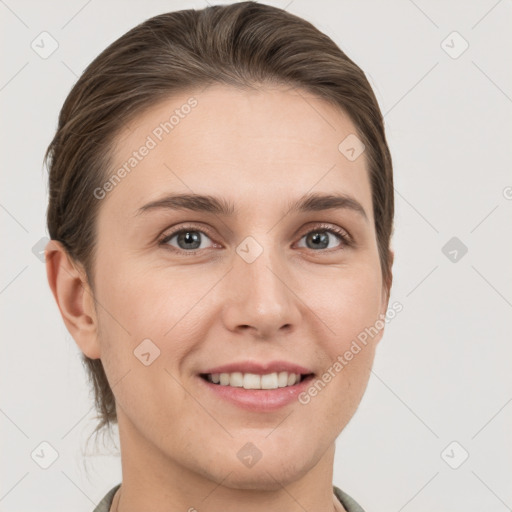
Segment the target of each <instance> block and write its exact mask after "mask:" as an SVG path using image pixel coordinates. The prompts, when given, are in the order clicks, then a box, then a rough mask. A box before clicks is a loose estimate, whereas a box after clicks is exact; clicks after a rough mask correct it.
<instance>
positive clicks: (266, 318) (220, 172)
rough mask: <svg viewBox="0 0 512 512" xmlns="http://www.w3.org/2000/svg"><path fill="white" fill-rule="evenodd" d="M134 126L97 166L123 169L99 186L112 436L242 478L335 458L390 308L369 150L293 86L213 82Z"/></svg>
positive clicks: (139, 452) (193, 466) (163, 457)
mask: <svg viewBox="0 0 512 512" xmlns="http://www.w3.org/2000/svg"><path fill="white" fill-rule="evenodd" d="M192 98H193V99H192ZM186 105H188V107H186ZM173 114H174V118H171V115H173ZM170 118H171V121H169V119H170ZM165 122H168V123H169V124H168V125H165ZM161 123H163V124H161ZM130 128H131V129H132V131H131V132H128V131H127V132H125V133H123V134H122V135H121V136H120V137H119V138H118V141H117V145H116V148H115V158H114V163H113V165H112V168H111V172H118V169H120V168H122V166H123V165H124V164H126V163H128V164H127V165H126V166H125V171H126V172H122V171H121V172H118V177H119V180H116V181H115V182H111V184H110V185H109V184H106V186H105V187H103V188H102V191H103V192H100V191H97V192H96V194H97V196H98V197H100V199H98V200H99V201H100V203H101V204H100V209H99V216H98V219H97V227H98V231H97V242H98V243H97V249H96V250H97V253H96V256H97V257H96V260H95V273H96V274H95V298H96V300H97V304H101V306H98V305H97V309H96V310H97V322H98V326H99V330H98V336H97V343H98V346H99V350H100V352H101V358H102V361H103V364H104V367H105V371H106V374H107V376H108V379H109V382H110V385H111V387H113V392H114V395H115V398H116V404H117V415H118V420H119V428H120V435H121V442H122V443H124V446H123V444H122V448H123V449H124V450H126V451H127V452H128V451H130V452H131V453H133V454H136V456H137V460H138V461H139V463H140V464H142V465H144V464H148V465H149V464H150V463H151V465H152V467H159V466H161V467H164V466H167V467H171V466H173V465H174V466H176V467H180V468H182V471H185V472H189V474H195V475H200V476H201V477H206V478H209V479H211V480H214V481H216V482H220V481H221V480H223V479H225V480H224V482H223V483H224V485H228V486H231V487H233V488H240V489H269V488H273V487H276V486H277V484H276V481H277V480H278V481H279V482H280V483H281V484H283V485H286V483H287V482H291V481H293V480H296V479H297V478H299V477H300V476H301V475H305V474H307V473H308V472H309V471H311V470H312V468H314V467H315V466H317V464H319V463H320V462H321V461H325V460H326V458H330V463H331V466H332V456H333V453H334V451H333V450H334V441H335V439H336V437H337V436H338V434H339V433H340V432H341V431H342V429H343V428H344V427H345V425H346V424H347V423H348V421H349V420H350V418H351V417H352V416H353V414H354V412H355V410H356V409H357V407H358V405H359V403H360V400H361V398H362V395H363V393H364V390H365V388H366V385H367V382H368V378H369V374H370V369H371V366H372V362H373V358H374V351H375V346H376V344H377V342H378V341H379V339H380V337H381V335H382V330H380V331H379V333H378V334H377V335H374V336H373V337H371V336H366V340H365V341H366V342H365V343H364V344H363V343H362V342H361V339H362V338H364V335H362V334H361V333H362V332H364V331H365V329H367V328H369V327H371V326H375V325H376V322H377V324H379V319H380V318H382V317H381V316H380V315H382V314H385V312H386V307H387V301H386V290H385V287H384V285H383V282H382V277H381V271H380V264H379V257H378V250H377V240H376V234H375V229H374V218H373V210H372V200H371V189H370V183H369V177H368V169H367V167H366V165H367V163H366V159H365V154H364V153H363V154H362V155H361V156H360V157H358V158H357V159H355V160H354V159H353V158H352V159H348V158H347V157H346V156H345V155H344V154H343V153H342V152H340V150H339V149H338V146H339V145H340V143H341V142H342V141H343V140H344V139H345V138H346V137H347V136H349V135H350V134H355V133H356V128H355V126H354V125H353V123H352V122H351V121H350V119H349V118H348V117H347V116H346V115H344V114H343V113H341V112H340V111H338V110H336V109H335V108H334V107H333V106H331V105H329V104H327V103H324V102H323V101H322V100H320V99H316V98H315V97H312V96H310V95H308V94H307V93H306V92H304V91H302V92H300V93H299V92H298V91H292V90H289V89H286V88H277V89H268V88H265V89H262V90H259V91H250V92H249V91H241V90H236V89H232V88H228V87H223V86H212V87H209V88H207V89H206V90H203V91H197V92H195V93H183V94H180V95H176V96H174V97H173V98H172V99H169V100H166V101H165V102H163V103H160V104H158V105H156V106H154V107H153V108H151V109H150V110H149V111H147V112H146V113H145V114H144V115H142V116H140V117H139V118H137V119H136V120H135V121H132V122H131V123H130ZM141 147H146V148H147V149H146V150H143V149H140V148H141ZM134 152H136V154H134ZM130 158H132V160H130ZM127 169H128V170H129V171H127ZM112 183H113V184H112ZM178 195H188V196H193V195H198V196H199V195H200V196H208V197H209V199H210V202H207V201H206V200H204V199H203V200H199V201H197V200H196V201H195V203H193V204H192V203H191V201H190V197H189V198H188V202H187V200H186V199H183V198H182V199H176V198H175V197H174V199H173V198H172V196H178ZM312 195H315V197H316V200H311V201H310V202H309V206H310V207H309V208H308V207H307V206H308V203H305V204H304V198H305V196H312ZM324 195H331V196H339V198H341V199H338V200H336V201H331V202H330V203H327V202H326V201H322V200H319V199H318V198H319V197H320V196H324ZM212 198H213V199H214V200H215V201H213V200H212ZM301 201H302V207H300V206H301ZM295 204H297V205H298V207H297V208H292V205H295ZM194 205H195V206H194ZM200 206H202V207H203V208H202V209H201V208H200ZM206 206H208V208H205V207H206ZM220 206H223V207H224V208H223V209H222V208H220ZM214 207H215V208H214ZM217 207H219V208H217ZM381 323H382V322H381ZM358 336H359V338H358ZM358 339H359V341H357V340H358ZM354 340H356V342H357V345H358V346H359V348H360V350H359V351H358V352H356V349H355V348H354ZM351 348H352V350H351ZM347 351H348V352H351V353H352V357H350V356H349V355H348V354H347ZM336 363H337V364H336ZM292 374H300V375H301V377H300V382H298V383H295V384H293V381H294V379H295V380H297V377H292ZM262 376H263V377H262ZM329 376H330V378H329ZM209 380H213V381H217V382H218V383H215V382H209ZM219 380H220V382H219ZM228 382H229V384H227V383H228ZM319 382H320V383H319ZM315 383H316V386H315ZM226 384H227V385H226ZM288 384H290V385H288ZM260 386H263V387H265V388H270V389H256V388H259V387H260ZM276 386H277V388H276ZM279 386H283V387H279ZM315 389H316V392H315ZM284 456H285V457H284ZM258 459H259V460H258ZM228 474H229V477H228V478H226V475H228Z"/></svg>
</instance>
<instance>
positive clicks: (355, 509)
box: [95, 485, 365, 512]
mask: <svg viewBox="0 0 512 512" xmlns="http://www.w3.org/2000/svg"><path fill="white" fill-rule="evenodd" d="M333 490H334V494H335V495H336V497H337V498H338V499H339V500H340V501H341V504H342V505H343V506H344V507H345V510H346V511H347V512H365V511H364V510H363V508H362V507H361V505H359V503H357V501H356V500H355V499H354V498H352V497H350V496H349V495H348V494H347V493H345V492H343V491H342V490H341V489H340V488H338V487H336V486H335V485H333ZM95 512H96V511H95Z"/></svg>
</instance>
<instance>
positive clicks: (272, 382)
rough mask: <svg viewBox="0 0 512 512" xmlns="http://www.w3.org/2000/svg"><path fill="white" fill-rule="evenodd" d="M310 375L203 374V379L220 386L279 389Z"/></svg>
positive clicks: (287, 373)
mask: <svg viewBox="0 0 512 512" xmlns="http://www.w3.org/2000/svg"><path fill="white" fill-rule="evenodd" d="M307 376H308V375H302V374H300V373H292V372H285V371H283V372H273V373H266V374H263V375H258V374H256V373H242V372H232V373H207V374H201V377H202V378H203V379H206V380H207V381H208V382H211V383H213V384H218V385H220V386H230V387H234V388H244V389H277V388H286V387H289V386H294V385H296V384H298V383H300V382H301V381H302V380H303V379H304V378H306V377H307Z"/></svg>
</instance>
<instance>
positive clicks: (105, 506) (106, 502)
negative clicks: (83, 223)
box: [93, 483, 121, 512]
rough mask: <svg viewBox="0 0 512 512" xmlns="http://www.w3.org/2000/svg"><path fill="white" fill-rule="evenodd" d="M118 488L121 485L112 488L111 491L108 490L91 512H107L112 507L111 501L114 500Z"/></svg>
mask: <svg viewBox="0 0 512 512" xmlns="http://www.w3.org/2000/svg"><path fill="white" fill-rule="evenodd" d="M120 486H121V484H120V483H119V484H117V485H116V486H115V487H112V489H110V491H108V492H107V494H105V496H104V497H103V499H102V500H101V501H100V502H99V503H98V505H97V506H96V508H95V509H94V510H93V512H109V510H110V507H111V505H112V500H113V499H114V494H115V493H116V491H117V489H119V487H120Z"/></svg>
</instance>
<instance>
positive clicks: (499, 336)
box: [0, 0, 512, 512]
mask: <svg viewBox="0 0 512 512" xmlns="http://www.w3.org/2000/svg"><path fill="white" fill-rule="evenodd" d="M211 3H222V2H211ZM226 3H227V2H226ZM267 3H269V4H272V5H276V6H279V7H286V8H287V10H289V11H290V12H292V13H294V14H297V15H299V16H302V17H304V18H306V19H308V20H309V21H311V22H313V23H314V24H315V25H316V26H317V27H318V28H319V29H320V30H322V31H324V32H326V33H327V34H328V35H329V36H330V37H332V38H333V39H334V40H335V41H336V42H337V43H338V44H339V45H340V47H341V48H342V49H343V50H344V51H346V52H347V54H348V55H349V56H350V57H351V58H352V59H353V60H354V61H355V62H356V63H357V64H358V65H359V66H361V67H362V68H363V70H364V71H365V72H366V74H367V76H368V77H369V79H370V82H371V84H372V86H373V87H374V90H375V93H376V95H377V98H378V100H379V103H380V106H381V108H382V111H383V113H384V114H385V122H386V130H387V135H388V139H389V144H390V147H391V151H392V154H393V158H394V171H395V186H396V220H395V223H396V227H395V235H394V239H393V246H394V248H395V251H396V260H395V265H394V276H395V280H394V285H393V290H392V296H391V303H392V302H394V301H400V302H401V303H402V304H403V307H404V309H403V311H402V312H401V313H400V314H399V315H398V316H397V317H396V318H395V319H394V320H393V321H392V322H391V323H390V324H389V325H388V326H387V330H386V333H385V336H384V339H383V340H382V341H381V343H380V345H379V347H378V350H377V357H376V360H375V366H374V371H373V374H372V377H371V380H370V383H369V385H368V389H367V392H366V395H365V396H364V398H363V401H362V403H361V406H360V408H359V410H358V412H357V413H356V415H355V416H354V418H353V420H352V421H351V423H350V424H349V425H348V427H347V428H346V429H345V430H344V432H343V433H342V435H341V436H340V438H339V439H338V442H337V453H336V464H335V473H334V483H335V484H336V485H338V486H339V487H341V488H342V489H343V490H345V491H346V492H348V493H349V494H351V495H353V496H354V497H355V499H356V500H357V501H359V502H360V503H361V505H362V506H363V507H364V508H365V509H366V510H367V512H372V511H375V512H376V511H379V512H387V511H390V512H400V511H402V510H404V511H406V512H408V511H418V512H420V511H421V512H423V511H431V510H440V511H448V510H450V511H465V512H470V511H475V512H476V511H482V510H485V511H486V512H491V511H496V512H505V511H506V510H512V508H511V507H512V486H511V485H510V484H511V477H512V440H511V434H510V433H511V427H512V403H511V402H512V385H511V384H512V372H511V371H510V367H511V362H512V348H511V346H512V344H511V341H512V340H511V336H510V332H511V327H512V321H511V320H512V315H511V313H512V270H511V265H510V262H511V261H512V243H511V233H512V231H511V222H510V220H511V219H512V200H511V199H512V188H511V187H512V172H511V168H510V164H511V153H512V149H511V140H512V137H511V135H512V133H511V132H512V130H511V128H512V99H511V97H512V71H511V65H510V63H511V59H510V56H511V55H512V33H511V30H510V28H511V26H512V24H511V22H512V3H511V2H510V0H508V1H506V0H502V1H496V0H485V1H484V0H481V1H474V2H467V1H449V2H446V1H431V2H427V1H425V0H423V1H420V0H416V1H415V2H413V1H410V0H394V1H388V2H381V1H371V2H370V1H345V0H343V1H334V0H330V1H327V0H324V1H315V2H312V1H311V2H307V1H305V0H294V1H291V2H290V1H289V0H283V1H269V2H267ZM205 6H206V2H205V1H199V0H197V1H167V2H164V1H153V2H148V3H145V2H135V1H130V2H127V1H122V2H121V1H99V0H92V1H91V0H90V1H82V0H73V1H64V0H61V1H53V2H36V1H27V0H18V1H15V0H5V1H3V0H0V16H1V29H0V34H1V38H2V45H3V49H4V51H3V64H2V74H1V78H0V105H1V112H2V117H1V119H2V123H1V126H2V127H1V129H2V132H1V138H0V140H1V145H2V150H1V155H2V162H1V163H2V172H1V187H0V218H1V229H2V241H3V243H2V247H3V251H2V274H1V278H0V290H1V291H0V310H1V314H2V334H3V341H2V347H3V349H2V354H3V357H2V358H1V373H0V375H1V389H2V394H1V399H0V426H1V429H2V447H1V449H2V452H1V454H2V455H1V458H0V460H1V466H2V469H1V470H2V477H1V481H0V509H1V510H2V511H3V512H11V511H18V510H24V511H27V510H38V511H44V510H48V511H50V510H52V511H54V510H68V509H69V510H76V511H82V512H87V511H92V510H93V508H94V507H95V505H96V504H97V502H98V501H99V500H100V499H101V498H102V497H103V495H104V494H105V493H106V492H107V491H108V490H109V489H110V488H111V487H113V486H114V485H115V484H117V483H118V482H119V481H120V480H121V471H120V460H119V457H118V456H116V455H115V446H114V445H113V444H112V443H111V453H109V451H103V452H101V453H97V454H94V452H92V449H90V450H89V452H88V453H84V450H85V440H86V438H87V436H88V434H90V432H91V431H92V428H93V426H94V424H95V419H94V411H93V409H92V394H90V392H89V388H88V385H87V382H86V378H85V372H84V370H83V368H82V366H81V363H80V361H79V358H78V348H77V347H76V345H75V343H74V341H73V340H72V339H71V337H70V336H69V334H68V333H67V331H66V329H65V327H64V324H63V322H62V320H61V317H60V314H59V312H58V309H57V307H56V305H55V303H54V300H53V296H52V295H51V293H50V290H49V288H48V286H47V281H46V274H45V268H44V265H43V263H42V262H41V261H40V260H39V259H38V258H37V257H36V256H35V255H34V254H33V252H32V248H33V246H34V245H36V244H37V242H38V241H39V240H40V239H41V238H42V237H44V236H46V235H47V232H46V229H45V218H44V217H45V209H46V201H47V185H46V171H45V170H44V169H43V167H42V157H43V154H44V151H45V149H46V147H47V145H48V143H49V142H50V140H51V138H52V136H53V134H54V131H55V127H56V122H57V115H58V112H59V110H60V107H61V105H62V102H63V101H64V99H65V97H66V95H67V93H68V92H69V90H70V88H71V87H72V85H73V83H74V82H75V80H76V79H77V77H78V75H79V74H80V73H81V72H82V71H83V69H84V68H85V66H86V65H87V64H89V63H90V61H91V60H92V59H93V58H94V57H95V56H96V55H97V54H98V53H99V52H100V51H102V50H103V49H104V48H105V47H106V46H107V45H108V44H109V43H110V42H112V41H113V40H114V39H117V38H118V37H119V36H120V35H122V34H123V33H124V32H126V31H127V30H128V29H130V28H132V27H133V26H135V25H136V24H138V23H139V22H141V21H143V20H144V19H146V18H148V17H151V16H153V15H156V14H159V13H162V12H165V11H170V10H178V9H182V8H191V7H195V8H202V7H205ZM42 31H47V32H49V33H50V34H51V36H52V37H53V38H54V39H55V40H56V41H57V42H58V45H59V46H58V48H57V50H56V51H55V52H54V53H53V54H52V55H51V56H49V57H48V58H46V59H43V58H41V57H40V56H39V55H38V54H37V53H36V52H35V51H34V50H33V49H32V48H31V43H32V41H34V40H36V43H37V41H40V39H37V38H38V37H39V34H40V33H41V32H42ZM454 31H456V32H458V34H460V36H459V35H457V34H455V35H453V34H452V32H454ZM464 40H465V41H467V43H468V44H469V47H468V48H467V50H466V51H464V52H463V53H462V54H461V55H458V53H459V52H460V51H461V50H462V49H463V48H464ZM443 41H445V42H444V43H443ZM39 44H40V45H41V43H39ZM45 48H49V46H48V45H45ZM447 52H448V53H447ZM449 53H451V54H452V55H451V56H450V55H449ZM454 56H457V58H454ZM507 187H508V188H507ZM452 237H457V238H458V239H459V240H460V242H462V243H463V244H464V245H465V246H466V247H467V249H468V252H467V254H465V255H463V256H461V254H462V253H461V251H460V248H459V249H457V248H456V249H455V250H457V251H458V252H457V261H455V262H454V261H451V260H450V258H452V259H453V258H454V257H455V253H453V252H452V253H451V254H448V256H446V255H445V254H444V253H443V252H442V248H443V247H444V246H445V244H446V243H447V242H448V241H449V240H450V239H451V238H452ZM457 243H459V242H457ZM449 251H453V248H452V247H448V249H447V250H445V252H446V253H449ZM43 441H46V442H48V443H50V445H51V446H52V447H53V448H54V449H55V450H56V451H57V452H58V458H57V460H56V461H55V462H54V463H53V464H52V465H51V466H50V467H49V468H48V469H42V468H41V467H40V466H39V465H38V464H37V463H36V462H35V460H34V459H36V460H37V456H34V459H33V458H32V457H31V453H32V452H33V451H34V450H36V453H39V454H40V458H39V461H41V460H43V459H44V458H45V457H48V456H49V455H48V454H49V453H50V450H49V449H48V448H47V447H46V448H45V447H44V446H43V447H42V448H41V446H40V443H41V442H43ZM453 441H456V443H458V444H455V445H453V444H451V443H452V442H453ZM91 446H92V447H93V445H91ZM447 447H448V449H447V450H445V449H446V448H447ZM41 450H42V451H41ZM91 452H92V453H91ZM466 452H467V453H468V454H469V457H468V458H467V460H466V461H465V462H464V463H463V464H462V465H460V467H458V469H453V468H452V467H450V465H449V464H451V465H452V466H457V465H459V464H460V462H461V461H462V459H463V456H464V455H465V453H466ZM42 453H44V454H45V455H44V456H43V455H42ZM442 454H444V455H442ZM84 466H85V467H86V468H87V470H88V471H86V470H85V468H84Z"/></svg>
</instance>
